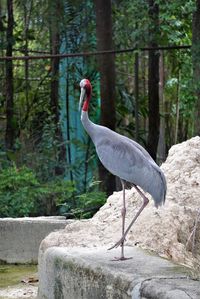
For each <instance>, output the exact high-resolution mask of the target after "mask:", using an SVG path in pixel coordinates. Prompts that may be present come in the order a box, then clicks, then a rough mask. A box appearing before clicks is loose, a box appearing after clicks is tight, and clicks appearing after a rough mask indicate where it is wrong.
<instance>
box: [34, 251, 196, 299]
mask: <svg viewBox="0 0 200 299" xmlns="http://www.w3.org/2000/svg"><path fill="white" fill-rule="evenodd" d="M126 251H127V255H128V256H129V257H130V256H132V259H131V260H126V261H123V262H120V261H118V262H116V261H114V262H113V261H112V260H111V259H112V256H113V253H111V252H110V251H107V250H106V248H105V247H104V248H102V247H100V248H80V247H78V248H76V247H75V248H61V247H51V248H48V249H47V250H46V251H45V254H44V256H43V259H42V263H41V265H40V287H39V298H40V299H47V298H48V299H61V298H62V299H139V298H141V299H147V298H148V299H189V298H193V299H198V298H200V288H199V286H200V283H199V281H196V280H192V279H188V269H186V268H184V267H182V266H178V265H175V264H173V263H171V262H169V261H167V260H166V259H162V258H160V257H157V256H154V255H153V254H149V253H148V252H145V251H143V250H141V249H139V248H136V247H135V248H134V247H128V248H126ZM114 254H118V250H116V249H115V250H114Z"/></svg>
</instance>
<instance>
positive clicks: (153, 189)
mask: <svg viewBox="0 0 200 299" xmlns="http://www.w3.org/2000/svg"><path fill="white" fill-rule="evenodd" d="M102 128H103V129H102V130H100V132H99V138H98V139H97V140H96V142H95V146H96V151H97V154H98V156H99V159H100V161H101V162H102V164H103V165H104V167H105V168H107V169H108V170H109V171H110V172H111V173H112V174H114V175H116V176H118V177H120V178H121V179H123V180H126V181H128V182H130V183H133V184H135V185H138V186H140V187H141V188H142V189H143V190H144V191H146V192H148V193H150V194H151V195H152V196H153V198H154V199H155V201H157V202H159V201H164V198H163V197H164V195H163V194H164V190H163V189H164V188H165V186H164V183H163V179H162V171H161V170H160V168H159V167H158V166H157V164H156V163H155V162H154V161H153V160H152V158H151V157H150V156H149V154H148V153H147V152H146V151H145V149H143V148H142V147H141V146H140V145H138V144H137V143H135V142H133V141H132V140H131V139H129V138H127V137H124V136H122V135H119V134H117V133H115V132H113V131H111V130H109V129H107V128H104V127H102ZM141 148H142V150H141ZM157 204H159V203H157Z"/></svg>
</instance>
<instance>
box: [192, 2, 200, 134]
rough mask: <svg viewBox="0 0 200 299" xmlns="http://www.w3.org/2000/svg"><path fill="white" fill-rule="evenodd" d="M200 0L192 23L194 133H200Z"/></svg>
mask: <svg viewBox="0 0 200 299" xmlns="http://www.w3.org/2000/svg"><path fill="white" fill-rule="evenodd" d="M199 53H200V0H196V11H195V12H194V14H193V24H192V58H193V78H194V90H195V95H196V107H195V123H194V134H195V135H200V60H199Z"/></svg>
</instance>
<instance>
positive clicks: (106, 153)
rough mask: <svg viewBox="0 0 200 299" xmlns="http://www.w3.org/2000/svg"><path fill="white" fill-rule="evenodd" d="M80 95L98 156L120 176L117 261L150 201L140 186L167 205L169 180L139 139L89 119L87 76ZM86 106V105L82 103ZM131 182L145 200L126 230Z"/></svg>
mask: <svg viewBox="0 0 200 299" xmlns="http://www.w3.org/2000/svg"><path fill="white" fill-rule="evenodd" d="M80 88H81V95H80V102H79V110H80V109H81V108H82V112H81V121H82V124H83V127H84V128H85V130H86V131H87V133H88V134H89V136H90V137H91V139H92V141H93V143H94V145H95V148H96V152H97V155H98V157H99V159H100V161H101V163H102V164H103V165H104V167H105V168H106V169H107V170H109V171H110V172H111V173H112V174H113V175H116V176H118V177H119V178H120V180H121V183H122V189H123V208H122V211H121V215H122V236H121V238H120V240H119V241H118V242H117V243H115V244H114V245H113V246H112V247H110V248H109V250H110V249H113V248H115V247H118V246H121V256H120V257H119V258H115V260H126V259H127V258H126V257H125V256H124V242H125V239H126V236H127V234H128V232H129V230H130V228H131V226H132V225H133V223H134V222H135V221H136V219H137V218H138V216H139V215H140V213H141V212H142V211H143V209H144V208H145V207H146V205H147V204H148V202H149V200H148V198H147V197H146V195H145V194H144V193H143V192H142V191H141V190H140V189H139V187H140V188H141V189H142V190H143V191H144V192H148V193H149V194H150V195H151V196H152V197H153V200H154V203H155V206H156V207H158V206H159V205H162V204H164V202H165V196H166V189H167V186H166V179H165V176H164V173H163V172H162V170H161V169H160V167H159V166H158V165H157V164H156V163H155V162H154V160H153V159H152V158H151V156H150V155H149V153H148V152H147V151H146V150H145V149H144V148H143V147H142V146H141V145H140V144H138V143H137V142H135V141H133V140H131V139H129V138H128V137H125V136H123V135H120V134H118V133H116V132H114V131H112V130H110V129H109V128H106V127H104V126H100V125H96V124H94V123H93V122H91V121H90V119H89V118H88V108H89V103H90V99H91V94H92V86H91V83H90V81H89V80H88V79H83V80H81V82H80ZM82 105H83V106H82ZM126 182H129V183H131V184H132V185H133V186H134V187H135V189H136V190H137V192H138V193H139V194H140V195H141V197H142V199H143V203H142V206H141V207H140V209H139V210H138V212H137V213H136V215H135V217H134V218H133V220H132V221H131V223H130V224H129V225H128V227H127V228H126V229H125V216H126V202H125V184H126Z"/></svg>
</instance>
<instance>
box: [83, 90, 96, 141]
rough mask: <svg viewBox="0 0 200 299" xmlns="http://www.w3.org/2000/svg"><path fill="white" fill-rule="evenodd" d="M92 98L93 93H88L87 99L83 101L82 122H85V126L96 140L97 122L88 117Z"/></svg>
mask: <svg viewBox="0 0 200 299" xmlns="http://www.w3.org/2000/svg"><path fill="white" fill-rule="evenodd" d="M90 99H91V93H89V94H88V95H87V98H86V100H85V101H84V103H83V108H82V112H81V122H82V124H83V127H84V128H85V130H86V132H87V133H88V135H90V137H91V138H92V140H93V142H94V135H95V134H94V131H95V124H94V123H93V122H92V121H91V120H90V119H89V117H88V109H89V103H90Z"/></svg>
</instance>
